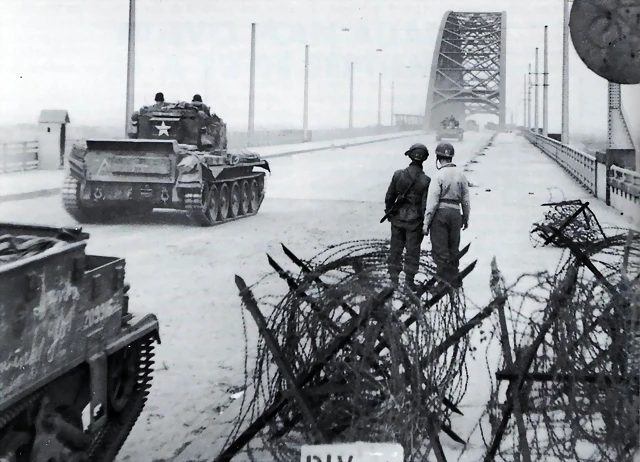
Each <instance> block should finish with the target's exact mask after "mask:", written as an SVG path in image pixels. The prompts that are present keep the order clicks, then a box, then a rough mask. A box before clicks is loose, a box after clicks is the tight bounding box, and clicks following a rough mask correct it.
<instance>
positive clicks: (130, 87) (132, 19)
mask: <svg viewBox="0 0 640 462" xmlns="http://www.w3.org/2000/svg"><path fill="white" fill-rule="evenodd" d="M135 65H136V0H129V41H128V46H127V96H126V116H125V117H126V119H125V126H124V135H125V137H126V136H127V135H128V134H129V131H130V129H131V115H132V114H133V99H134V91H135V80H134V79H135Z"/></svg>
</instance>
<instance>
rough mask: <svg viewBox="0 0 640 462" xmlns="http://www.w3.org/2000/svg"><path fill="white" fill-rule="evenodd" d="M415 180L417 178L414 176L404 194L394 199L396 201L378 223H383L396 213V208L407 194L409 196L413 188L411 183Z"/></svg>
mask: <svg viewBox="0 0 640 462" xmlns="http://www.w3.org/2000/svg"><path fill="white" fill-rule="evenodd" d="M417 179H418V176H416V177H415V178H414V179H413V180H411V184H409V187H408V188H407V189H406V190H405V192H403V193H402V194H400V195H399V196H398V197H396V200H395V201H394V202H393V205H391V207H390V208H389V211H388V212H387V213H385V214H384V216H383V217H382V218H381V219H380V223H384V222H385V220H388V219H389V217H391V216H393V214H395V213H396V210H397V208H398V207H399V206H401V205H402V204H403V203H404V200H405V199H406V198H407V194H409V190H410V189H411V187H412V186H413V183H415V182H416V180H417Z"/></svg>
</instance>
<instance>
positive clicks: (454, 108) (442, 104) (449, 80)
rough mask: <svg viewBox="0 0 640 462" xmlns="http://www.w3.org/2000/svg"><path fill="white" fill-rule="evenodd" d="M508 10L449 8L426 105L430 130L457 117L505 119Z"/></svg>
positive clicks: (435, 52)
mask: <svg viewBox="0 0 640 462" xmlns="http://www.w3.org/2000/svg"><path fill="white" fill-rule="evenodd" d="M506 53H507V13H506V12H505V11H503V12H498V13H495V12H494V13H463V12H456V11H447V12H446V13H445V14H444V16H443V17H442V22H441V23H440V29H439V30H438V38H437V41H436V47H435V51H434V53H433V60H432V63H431V75H430V76H429V88H428V93H427V102H426V107H425V117H424V125H425V129H426V130H430V129H435V128H437V126H438V125H439V124H440V121H442V119H444V118H445V117H447V116H449V115H453V116H454V117H456V119H458V121H460V122H461V124H464V122H465V121H466V119H467V116H470V115H473V114H496V115H497V116H498V125H499V126H500V128H502V127H504V125H505V118H506V114H505V112H506V109H505V103H506V76H507V70H506Z"/></svg>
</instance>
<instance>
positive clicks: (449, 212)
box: [424, 143, 471, 287]
mask: <svg viewBox="0 0 640 462" xmlns="http://www.w3.org/2000/svg"><path fill="white" fill-rule="evenodd" d="M454 153H455V150H454V148H453V146H452V145H451V144H450V143H440V144H439V145H438V147H436V167H437V168H438V174H437V175H436V176H435V177H434V178H433V183H432V186H431V190H430V191H429V195H428V200H427V209H426V214H425V220H424V224H425V226H424V233H425V235H429V233H431V251H432V253H433V260H434V262H435V264H436V267H437V276H438V277H439V278H440V279H441V280H443V281H444V282H447V283H449V284H451V285H454V286H455V287H459V285H458V284H454V283H455V282H456V281H455V280H456V278H457V276H458V270H459V261H458V259H457V255H458V252H459V247H460V231H461V229H467V227H468V226H469V213H470V211H471V205H470V201H469V183H468V181H467V178H466V177H465V175H464V173H463V172H462V170H461V169H460V168H459V167H458V166H456V164H454V163H453V155H454ZM438 164H440V165H438ZM460 208H462V214H461V213H460Z"/></svg>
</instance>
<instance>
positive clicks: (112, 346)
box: [105, 313, 162, 355]
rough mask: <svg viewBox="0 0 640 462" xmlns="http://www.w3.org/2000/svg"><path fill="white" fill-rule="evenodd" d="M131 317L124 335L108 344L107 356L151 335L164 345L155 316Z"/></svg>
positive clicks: (133, 315) (138, 315) (139, 314)
mask: <svg viewBox="0 0 640 462" xmlns="http://www.w3.org/2000/svg"><path fill="white" fill-rule="evenodd" d="M131 315H132V317H131V319H130V321H129V323H128V324H127V326H126V327H124V332H123V334H122V335H120V336H119V337H118V339H117V340H115V341H113V342H110V343H108V344H107V346H106V348H105V351H106V353H107V355H112V354H113V353H115V352H116V351H118V350H121V349H122V348H124V347H126V346H127V345H130V344H131V343H133V342H135V341H136V340H138V339H139V338H142V337H144V336H146V335H147V334H149V333H153V334H154V337H155V340H156V341H157V342H158V343H162V342H161V341H160V323H159V322H158V318H157V317H156V316H155V315H154V314H142V313H131Z"/></svg>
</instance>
